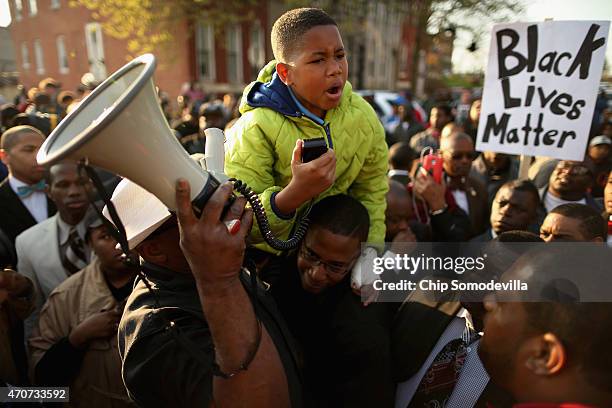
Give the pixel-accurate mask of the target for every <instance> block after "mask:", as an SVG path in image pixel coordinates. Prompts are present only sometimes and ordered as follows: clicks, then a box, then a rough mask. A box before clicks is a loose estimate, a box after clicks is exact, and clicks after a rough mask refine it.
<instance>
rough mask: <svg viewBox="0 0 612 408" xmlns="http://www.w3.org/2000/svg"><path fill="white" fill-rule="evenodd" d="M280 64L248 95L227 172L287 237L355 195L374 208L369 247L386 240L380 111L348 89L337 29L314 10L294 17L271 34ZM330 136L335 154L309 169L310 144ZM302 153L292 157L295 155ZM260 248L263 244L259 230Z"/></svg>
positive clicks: (286, 18)
mask: <svg viewBox="0 0 612 408" xmlns="http://www.w3.org/2000/svg"><path fill="white" fill-rule="evenodd" d="M272 48H273V51H274V56H275V58H276V61H272V62H270V63H269V64H268V65H267V66H266V67H264V68H263V70H262V71H261V72H260V74H259V77H258V78H257V82H255V83H253V84H251V85H250V86H249V87H247V89H245V92H244V96H243V98H242V103H241V106H240V111H241V113H242V114H243V116H242V117H241V119H240V120H239V121H238V122H237V123H236V125H235V126H234V127H233V128H232V129H231V131H230V132H228V149H227V152H226V160H225V172H226V174H227V175H228V176H230V177H235V178H237V179H240V180H242V181H244V182H246V183H247V184H248V185H249V186H250V187H251V188H252V189H253V191H255V192H256V193H258V194H259V198H260V199H261V202H262V204H263V205H264V208H265V210H266V214H267V216H268V219H269V221H270V225H271V228H272V231H273V232H274V233H275V235H277V236H278V237H279V238H287V236H288V235H289V233H290V231H291V229H292V227H293V224H294V221H295V219H296V213H298V212H299V211H300V210H302V209H304V208H305V207H306V205H307V204H308V203H309V202H310V201H311V200H313V199H314V200H317V201H318V200H320V199H321V198H323V197H325V196H329V195H335V194H348V195H350V196H352V197H353V198H355V199H357V200H358V201H360V202H361V203H362V204H363V205H364V206H365V207H366V209H367V210H368V214H369V217H370V220H371V228H370V231H369V235H368V241H369V242H376V243H382V242H383V240H384V237H385V223H384V214H385V194H386V192H387V188H388V187H387V181H386V173H387V145H386V143H385V133H384V130H383V127H382V125H381V124H380V122H379V121H378V118H377V117H376V114H375V112H374V110H373V109H372V108H371V106H370V105H369V104H368V103H367V102H366V101H365V100H364V99H363V98H361V97H360V96H358V95H357V94H354V93H353V92H352V87H351V85H350V83H348V82H347V75H348V64H347V60H346V51H345V49H344V45H343V43H342V38H341V36H340V33H339V31H338V27H337V24H336V22H335V21H334V20H333V19H332V18H331V17H330V16H329V15H327V14H326V13H325V12H324V11H322V10H320V9H315V8H301V9H295V10H290V11H288V12H286V13H285V14H283V15H282V16H281V17H280V18H279V19H278V20H277V21H276V22H275V23H274V27H273V28H272ZM318 137H324V138H325V141H326V144H327V147H328V150H327V152H326V153H324V154H323V155H322V156H320V157H319V158H317V159H315V160H312V161H311V162H308V163H303V162H302V160H301V154H302V146H303V140H305V139H312V138H318ZM291 151H293V153H291ZM251 239H252V242H253V243H255V244H257V245H256V246H257V248H259V249H261V250H264V251H267V252H273V250H272V249H271V248H270V247H268V246H267V245H265V244H264V243H262V238H261V233H260V231H259V228H258V226H257V225H254V226H253V232H252V233H251Z"/></svg>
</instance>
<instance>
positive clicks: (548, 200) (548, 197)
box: [544, 191, 586, 213]
mask: <svg viewBox="0 0 612 408" xmlns="http://www.w3.org/2000/svg"><path fill="white" fill-rule="evenodd" d="M569 203H576V204H586V198H583V199H582V200H578V201H567V200H563V199H561V198H559V197H555V196H554V195H552V194H550V191H546V194H545V195H544V208H546V212H547V213H549V212H551V211H552V210H554V209H555V208H557V207H558V206H560V205H561V204H569Z"/></svg>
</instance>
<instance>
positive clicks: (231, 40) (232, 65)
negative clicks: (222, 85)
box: [225, 25, 243, 83]
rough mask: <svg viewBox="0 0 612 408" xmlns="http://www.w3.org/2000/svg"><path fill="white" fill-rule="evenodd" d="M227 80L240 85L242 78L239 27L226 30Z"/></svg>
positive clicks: (240, 31) (240, 34) (240, 33)
mask: <svg viewBox="0 0 612 408" xmlns="http://www.w3.org/2000/svg"><path fill="white" fill-rule="evenodd" d="M226 35H227V37H226V41H227V43H226V47H225V50H226V52H227V79H228V81H229V82H230V83H241V82H242V80H243V76H242V30H241V29H240V26H239V25H234V26H232V27H229V28H228V29H227V34H226Z"/></svg>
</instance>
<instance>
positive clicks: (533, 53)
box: [476, 21, 610, 161]
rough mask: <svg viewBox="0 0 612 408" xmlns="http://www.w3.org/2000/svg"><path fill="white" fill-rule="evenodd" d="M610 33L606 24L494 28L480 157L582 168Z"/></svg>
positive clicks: (552, 23)
mask: <svg viewBox="0 0 612 408" xmlns="http://www.w3.org/2000/svg"><path fill="white" fill-rule="evenodd" d="M529 27H531V29H529ZM609 28H610V22H609V21H544V22H540V23H511V24H497V25H495V26H494V27H493V33H492V35H491V48H490V53H489V62H488V66H487V72H486V75H485V83H484V89H483V100H482V106H481V116H480V123H479V126H478V137H477V142H476V150H479V151H487V150H488V151H494V152H500V153H509V154H525V155H531V156H549V157H553V158H557V159H566V160H580V161H581V160H583V159H584V153H585V149H586V144H587V140H588V137H589V130H590V127H591V121H592V118H593V111H594V109H595V102H596V100H597V94H598V90H599V83H600V80H601V74H602V70H603V64H604V59H605V52H606V46H607V43H608V31H609ZM528 33H531V39H532V41H529V40H528V39H529V34H528ZM589 33H590V34H589ZM534 34H536V35H537V36H536V35H534ZM513 35H514V36H515V38H516V43H515V44H514V45H513V39H512V36H513ZM498 42H499V44H498ZM528 42H531V44H532V46H531V47H528ZM536 44H537V49H536V47H535V45H536ZM593 48H595V49H593ZM521 60H522V62H524V63H519V62H520V61H521ZM573 65H575V69H573V70H572V66H573ZM521 67H522V69H521ZM515 68H516V69H515ZM532 68H533V69H532ZM513 69H514V72H513ZM568 74H569V75H568ZM504 85H506V89H505V90H504ZM514 105H516V106H514Z"/></svg>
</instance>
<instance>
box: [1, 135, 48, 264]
mask: <svg viewBox="0 0 612 408" xmlns="http://www.w3.org/2000/svg"><path fill="white" fill-rule="evenodd" d="M44 140H45V137H44V136H43V134H42V133H41V132H40V131H39V130H38V129H35V128H33V127H31V126H16V127H14V128H11V129H9V130H7V131H6V132H4V133H3V134H2V140H1V142H0V145H1V148H0V158H2V162H3V163H4V164H6V166H7V167H8V169H9V175H8V177H7V178H6V179H5V180H4V181H2V183H0V229H1V230H2V231H3V232H4V233H5V234H6V236H7V237H8V239H9V241H10V243H11V246H12V245H14V243H15V238H16V237H17V235H19V234H21V233H22V232H23V231H25V230H26V229H28V228H30V227H31V226H33V225H36V224H37V223H39V222H41V221H44V220H46V219H47V218H48V217H49V216H51V215H53V214H54V213H55V205H54V204H53V202H51V201H50V200H49V199H48V197H47V195H46V194H45V182H44V180H43V178H44V174H45V173H44V168H43V167H41V166H39V165H38V163H37V162H36V154H37V153H38V149H39V148H40V146H41V145H42V143H43V141H44ZM11 258H13V259H11V260H10V263H12V265H13V266H15V263H16V261H17V260H16V259H14V256H13V257H11Z"/></svg>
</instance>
